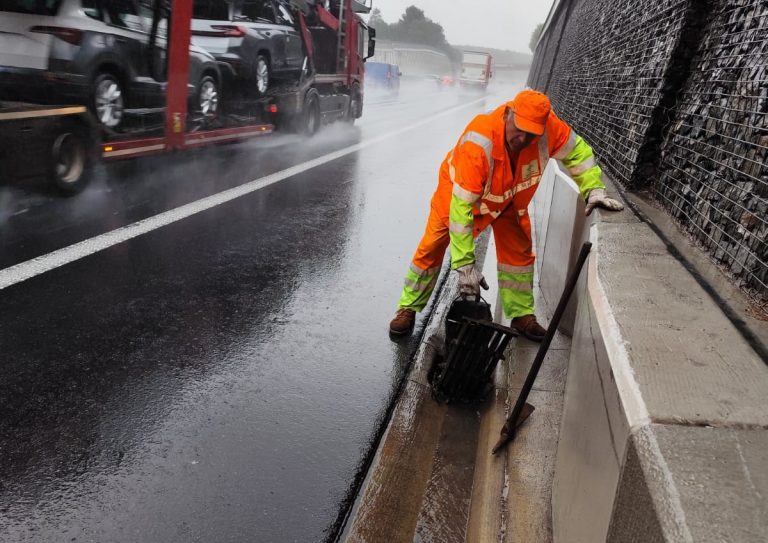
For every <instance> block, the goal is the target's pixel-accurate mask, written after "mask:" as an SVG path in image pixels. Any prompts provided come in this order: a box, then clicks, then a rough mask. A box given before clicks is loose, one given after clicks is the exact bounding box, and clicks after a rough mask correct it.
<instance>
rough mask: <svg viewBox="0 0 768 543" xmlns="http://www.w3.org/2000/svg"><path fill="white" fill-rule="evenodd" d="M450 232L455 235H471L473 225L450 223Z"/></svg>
mask: <svg viewBox="0 0 768 543" xmlns="http://www.w3.org/2000/svg"><path fill="white" fill-rule="evenodd" d="M448 231H449V232H452V233H453V234H471V233H472V225H471V224H459V223H455V222H450V223H448Z"/></svg>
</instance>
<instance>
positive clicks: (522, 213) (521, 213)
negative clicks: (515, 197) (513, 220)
mask: <svg viewBox="0 0 768 543" xmlns="http://www.w3.org/2000/svg"><path fill="white" fill-rule="evenodd" d="M525 211H526V210H525V209H518V210H517V216H518V217H522V216H523V215H525Z"/></svg>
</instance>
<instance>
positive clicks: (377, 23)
mask: <svg viewBox="0 0 768 543" xmlns="http://www.w3.org/2000/svg"><path fill="white" fill-rule="evenodd" d="M386 24H387V23H386V22H384V17H382V16H381V10H380V9H379V8H373V11H372V12H371V16H370V17H369V18H368V25H369V26H372V27H373V28H375V29H376V30H378V29H379V28H381V27H383V26H384V25H386Z"/></svg>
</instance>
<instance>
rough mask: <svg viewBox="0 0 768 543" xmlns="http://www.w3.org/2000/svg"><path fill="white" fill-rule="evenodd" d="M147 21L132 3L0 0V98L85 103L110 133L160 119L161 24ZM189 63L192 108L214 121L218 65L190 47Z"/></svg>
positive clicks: (146, 13) (147, 14) (147, 12)
mask: <svg viewBox="0 0 768 543" xmlns="http://www.w3.org/2000/svg"><path fill="white" fill-rule="evenodd" d="M152 21H153V17H152V9H151V7H149V5H147V4H144V3H142V4H140V3H139V2H136V1H135V0H2V1H0V100H15V101H24V102H31V103H37V104H58V105H64V104H86V105H87V106H88V107H89V108H90V109H91V110H92V112H93V113H94V114H95V117H96V119H97V120H98V121H99V123H101V125H102V126H103V127H104V128H106V129H108V130H112V131H119V130H120V129H121V128H122V127H123V126H124V121H125V120H126V117H127V116H129V115H147V114H154V113H160V112H161V111H162V108H163V107H164V105H165V79H166V77H165V75H166V74H165V58H166V45H167V44H166V40H165V37H164V36H165V24H164V22H163V24H160V25H159V26H157V27H156V28H154V29H153V25H152ZM153 30H154V32H153ZM153 36H154V37H153ZM189 59H190V62H189V82H188V93H189V101H190V107H191V110H192V111H196V112H198V113H200V114H203V115H215V114H216V112H217V110H218V106H219V96H220V85H221V73H220V70H219V65H218V63H217V62H216V60H215V59H214V58H213V56H211V55H210V54H209V53H208V52H206V51H205V50H203V49H201V48H200V47H197V46H195V45H192V46H190V48H189Z"/></svg>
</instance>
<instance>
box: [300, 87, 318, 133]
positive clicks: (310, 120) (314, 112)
mask: <svg viewBox="0 0 768 543" xmlns="http://www.w3.org/2000/svg"><path fill="white" fill-rule="evenodd" d="M319 129H320V105H319V104H318V102H317V98H314V97H312V98H310V99H309V101H308V102H307V106H306V107H305V108H304V126H303V130H302V132H304V134H305V135H307V136H313V135H315V133H316V132H317V131H318V130H319Z"/></svg>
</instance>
